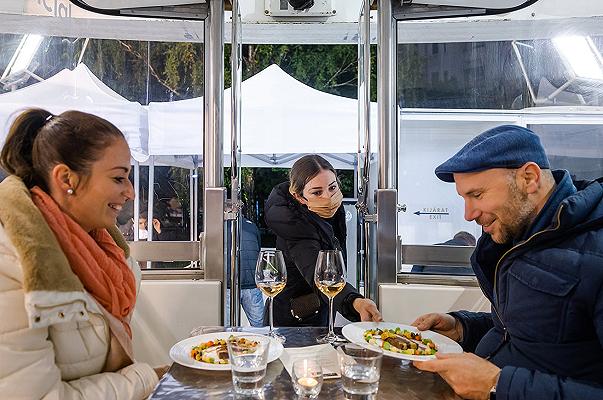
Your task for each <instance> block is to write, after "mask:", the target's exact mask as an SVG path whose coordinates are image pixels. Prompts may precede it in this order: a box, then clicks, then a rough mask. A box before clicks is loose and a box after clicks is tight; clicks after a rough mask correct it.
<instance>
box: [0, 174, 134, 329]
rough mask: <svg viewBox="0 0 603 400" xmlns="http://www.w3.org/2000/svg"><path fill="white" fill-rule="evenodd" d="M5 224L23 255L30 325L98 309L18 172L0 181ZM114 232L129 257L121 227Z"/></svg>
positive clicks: (1, 219)
mask: <svg viewBox="0 0 603 400" xmlns="http://www.w3.org/2000/svg"><path fill="white" fill-rule="evenodd" d="M0 223H1V224H2V225H3V226H4V229H5V231H6V234H7V236H8V238H9V239H10V242H11V243H12V245H13V246H14V247H15V250H16V252H17V256H18V257H19V262H20V265H21V268H22V271H23V291H24V292H25V308H26V310H27V314H28V318H29V326H30V327H42V326H48V325H52V324H54V323H59V322H66V321H70V320H74V321H82V320H87V319H88V315H87V312H88V311H98V306H97V305H96V303H95V302H94V300H93V299H92V297H91V296H90V295H88V293H87V292H86V291H85V290H84V287H83V285H82V283H81V282H80V280H79V278H78V277H77V276H76V275H75V274H74V273H73V271H72V270H71V266H70V265H69V261H67V257H66V256H65V254H64V253H63V251H62V250H61V247H60V245H59V243H58V241H57V239H56V237H55V236H54V233H53V232H52V231H51V230H50V227H49V226H48V224H47V223H46V220H45V219H44V217H43V216H42V214H41V213H40V210H38V208H37V207H36V206H35V204H34V203H33V201H32V200H31V194H30V192H29V190H28V189H27V187H26V186H25V184H24V183H23V181H22V180H21V179H19V178H18V177H16V176H9V177H8V178H6V179H5V180H4V181H2V183H0ZM109 233H110V234H111V236H112V237H113V238H114V240H115V242H116V243H117V245H118V246H120V247H121V248H122V249H124V251H125V252H126V256H127V255H128V254H129V251H128V250H129V249H128V246H127V244H126V242H125V240H124V238H123V236H122V235H121V233H119V230H118V229H117V227H115V229H109Z"/></svg>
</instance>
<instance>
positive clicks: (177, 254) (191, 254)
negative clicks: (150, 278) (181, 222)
mask: <svg viewBox="0 0 603 400" xmlns="http://www.w3.org/2000/svg"><path fill="white" fill-rule="evenodd" d="M128 244H129V246H130V254H131V255H132V258H134V259H135V260H136V261H168V262H169V261H199V260H200V259H201V241H190V242H182V241H173V242H152V243H151V242H147V241H144V240H143V241H137V242H129V243H128Z"/></svg>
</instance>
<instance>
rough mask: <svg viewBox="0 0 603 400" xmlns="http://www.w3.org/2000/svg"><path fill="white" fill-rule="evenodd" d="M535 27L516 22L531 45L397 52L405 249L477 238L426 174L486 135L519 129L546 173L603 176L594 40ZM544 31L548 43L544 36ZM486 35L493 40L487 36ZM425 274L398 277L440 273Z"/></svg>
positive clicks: (602, 45)
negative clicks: (535, 140) (528, 135)
mask: <svg viewBox="0 0 603 400" xmlns="http://www.w3.org/2000/svg"><path fill="white" fill-rule="evenodd" d="M541 23H542V22H539V21H533V22H523V24H525V25H526V26H523V28H524V30H523V34H524V35H525V34H526V32H528V35H529V32H532V33H533V35H534V36H538V37H539V38H538V39H532V38H527V39H525V38H522V39H521V40H492V41H482V42H479V41H475V42H457V43H444V42H434V43H401V44H399V45H398V52H397V56H398V60H397V61H398V64H397V66H398V82H397V94H398V104H399V106H401V107H402V111H401V114H400V120H399V121H400V127H399V132H400V136H399V144H400V145H399V149H400V150H399V166H398V167H399V186H398V187H399V199H400V204H406V205H407V211H406V213H401V214H400V215H399V219H398V221H399V226H398V230H399V232H400V235H401V240H402V242H403V243H404V244H410V245H412V244H425V245H426V244H447V245H459V244H471V242H472V241H473V239H472V238H471V237H469V236H468V235H467V234H470V235H472V236H473V237H474V238H479V236H480V235H481V229H480V227H479V226H477V225H476V224H475V223H473V222H471V223H470V222H467V221H465V220H464V215H463V214H464V204H463V201H462V199H461V198H460V197H459V196H458V194H457V193H456V190H455V186H454V184H446V183H443V182H441V181H439V180H438V179H437V178H436V177H435V175H434V169H435V167H436V166H438V165H439V164H440V163H442V162H443V161H445V160H446V159H447V158H448V157H450V156H451V155H453V154H454V153H455V152H456V151H458V149H460V147H462V146H463V145H464V144H465V143H467V142H468V141H469V140H470V139H471V138H473V137H474V136H475V135H477V134H479V133H481V132H483V131H484V130H486V129H489V128H491V127H494V126H497V125H502V124H518V125H522V126H527V127H529V128H531V129H533V130H534V131H535V132H536V133H537V134H539V135H540V137H541V140H542V143H543V145H544V147H545V149H546V151H547V153H548V155H549V158H550V161H551V165H552V167H553V168H554V169H557V168H564V169H568V170H569V171H570V172H571V174H572V175H573V176H574V177H575V178H576V179H594V178H598V177H600V176H601V175H603V161H601V160H602V159H603V152H602V151H601V150H600V149H601V148H603V110H602V109H601V108H600V106H601V105H602V101H603V96H602V94H603V58H602V57H601V50H603V37H602V36H600V35H598V34H592V35H584V36H577V35H575V34H572V33H571V32H569V31H568V32H561V31H560V30H555V31H554V32H553V30H549V31H544V32H547V33H546V34H543V33H542V32H543V28H542V27H540V26H539V24H541ZM439 24H441V25H438V32H439V33H440V34H442V33H444V32H446V26H449V27H450V29H462V28H459V27H458V26H456V28H455V25H454V24H452V23H449V25H446V22H439ZM480 24H481V25H480V28H478V29H477V30H476V32H479V33H481V37H484V36H485V32H487V29H486V28H487V24H484V22H480ZM559 26H560V25H559ZM576 31H577V30H576V29H572V32H576ZM580 31H581V32H584V29H582V30H580ZM405 32H408V30H406V31H405ZM451 32H452V31H451ZM551 32H553V34H554V35H555V36H549V37H547V35H551ZM586 33H588V32H586ZM505 36H506V37H507V38H508V37H510V36H512V35H509V34H508V33H505ZM476 37H480V34H476ZM488 37H489V39H496V36H495V35H494V34H492V32H490V34H489V35H488ZM401 39H403V38H401ZM414 39H416V38H414ZM459 232H466V233H461V234H460V236H459V235H457V234H459ZM455 236H456V239H455ZM459 238H461V239H463V240H462V241H463V242H466V243H461V240H457V239H459ZM429 269H430V270H429V271H427V270H425V269H424V268H423V266H414V267H413V266H410V265H406V266H403V269H402V270H403V271H405V272H409V271H412V272H431V273H445V272H446V268H445V267H437V268H436V267H434V268H431V267H430V268H429ZM450 273H456V274H458V273H463V271H461V270H458V269H450Z"/></svg>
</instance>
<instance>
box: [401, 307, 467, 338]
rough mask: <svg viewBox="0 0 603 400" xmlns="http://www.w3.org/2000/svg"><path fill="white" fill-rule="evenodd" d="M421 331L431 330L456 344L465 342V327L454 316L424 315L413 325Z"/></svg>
mask: <svg viewBox="0 0 603 400" xmlns="http://www.w3.org/2000/svg"><path fill="white" fill-rule="evenodd" d="M411 325H412V326H416V327H417V329H419V330H420V331H425V330H427V329H430V330H432V331H434V332H437V333H440V334H442V335H444V336H447V337H449V338H450V339H452V340H454V341H455V342H460V341H461V340H463V325H462V324H461V323H460V322H459V321H458V320H457V319H456V318H454V317H453V316H452V315H449V314H440V313H431V314H423V315H421V316H420V317H419V318H417V319H416V320H415V321H414V322H413V323H412V324H411Z"/></svg>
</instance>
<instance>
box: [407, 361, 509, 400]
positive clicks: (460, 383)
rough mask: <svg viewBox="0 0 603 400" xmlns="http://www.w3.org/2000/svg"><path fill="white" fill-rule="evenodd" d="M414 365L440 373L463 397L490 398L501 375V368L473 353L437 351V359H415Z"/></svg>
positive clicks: (482, 399) (473, 399)
mask: <svg viewBox="0 0 603 400" xmlns="http://www.w3.org/2000/svg"><path fill="white" fill-rule="evenodd" d="M413 365H414V366H415V367H417V368H418V369H421V370H423V371H430V372H437V373H438V374H440V376H441V377H442V378H443V379H444V380H445V381H446V382H448V384H449V385H450V386H451V387H452V389H453V390H454V391H455V392H456V394H458V395H459V396H461V397H462V398H463V399H472V400H486V399H488V398H489V397H490V389H492V387H493V386H494V385H495V384H496V382H497V381H498V376H499V375H500V368H498V367H497V366H496V365H494V364H492V363H491V362H489V361H486V360H484V359H483V358H481V357H478V356H476V355H475V354H473V353H463V354H453V353H448V354H440V353H436V359H435V360H430V361H414V362H413Z"/></svg>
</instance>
